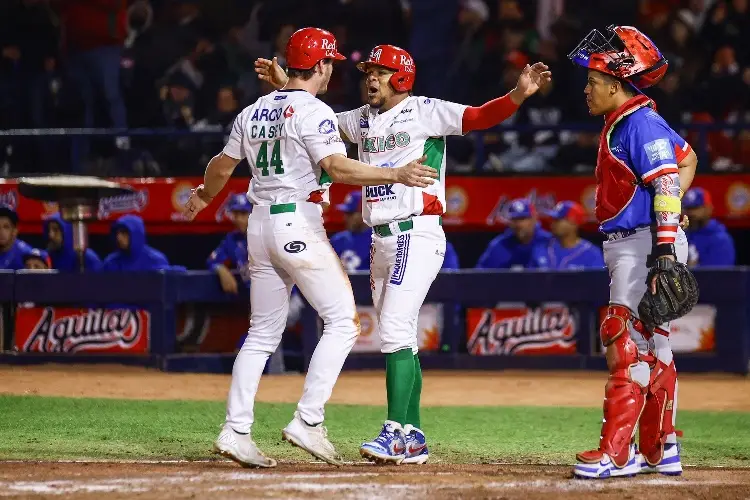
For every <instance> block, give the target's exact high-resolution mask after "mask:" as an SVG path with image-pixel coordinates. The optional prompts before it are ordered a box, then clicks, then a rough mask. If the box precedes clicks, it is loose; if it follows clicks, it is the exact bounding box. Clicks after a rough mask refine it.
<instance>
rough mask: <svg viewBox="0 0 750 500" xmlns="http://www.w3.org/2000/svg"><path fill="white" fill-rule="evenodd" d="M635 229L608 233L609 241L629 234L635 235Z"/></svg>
mask: <svg viewBox="0 0 750 500" xmlns="http://www.w3.org/2000/svg"><path fill="white" fill-rule="evenodd" d="M635 231H636V230H635V229H628V230H627V231H615V232H614V233H607V241H615V240H621V239H623V238H627V237H628V236H633V235H634V234H635Z"/></svg>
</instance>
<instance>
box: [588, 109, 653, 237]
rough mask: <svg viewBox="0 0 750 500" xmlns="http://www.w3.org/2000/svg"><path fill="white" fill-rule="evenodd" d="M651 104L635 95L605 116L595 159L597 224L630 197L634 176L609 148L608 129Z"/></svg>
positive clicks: (619, 209)
mask: <svg viewBox="0 0 750 500" xmlns="http://www.w3.org/2000/svg"><path fill="white" fill-rule="evenodd" d="M649 105H651V100H650V99H649V98H648V97H646V96H637V97H633V98H632V99H630V100H629V101H628V102H626V103H625V104H624V105H623V106H622V107H621V108H619V109H618V110H617V111H615V112H613V113H612V114H611V115H609V116H607V120H606V122H605V123H604V129H603V130H602V133H601V135H600V137H599V154H598V157H597V160H596V172H595V175H596V196H595V199H596V209H595V214H596V219H597V220H598V221H599V223H604V222H607V221H608V220H610V219H613V218H614V217H616V216H617V215H618V214H619V213H620V212H622V211H623V210H624V209H625V207H627V206H628V203H630V200H632V199H633V196H634V195H635V191H636V189H637V187H638V186H637V185H638V178H637V177H636V175H635V174H634V173H633V170H632V169H631V168H630V167H629V166H628V165H626V164H625V163H624V162H623V161H622V160H620V159H619V158H617V157H616V156H615V155H614V154H612V151H611V150H610V149H609V140H610V136H611V135H612V132H613V131H614V129H615V127H616V126H617V124H618V123H620V121H622V120H624V119H625V118H627V116H629V115H630V114H632V113H634V112H636V111H637V110H639V109H641V108H643V107H645V106H649Z"/></svg>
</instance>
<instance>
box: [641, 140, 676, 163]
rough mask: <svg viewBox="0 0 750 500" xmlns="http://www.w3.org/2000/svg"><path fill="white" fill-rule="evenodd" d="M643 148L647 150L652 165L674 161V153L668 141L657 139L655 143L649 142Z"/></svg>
mask: <svg viewBox="0 0 750 500" xmlns="http://www.w3.org/2000/svg"><path fill="white" fill-rule="evenodd" d="M643 148H644V149H645V150H646V154H647V155H648V161H650V162H651V164H652V165H653V164H654V163H657V162H660V161H664V160H672V159H674V152H673V151H672V148H671V147H669V140H667V139H656V140H655V141H651V142H647V143H646V144H645V145H644V146H643Z"/></svg>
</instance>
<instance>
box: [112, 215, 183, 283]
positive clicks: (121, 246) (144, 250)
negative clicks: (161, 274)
mask: <svg viewBox="0 0 750 500" xmlns="http://www.w3.org/2000/svg"><path fill="white" fill-rule="evenodd" d="M112 238H113V239H114V240H115V245H116V246H117V250H116V251H114V252H112V253H111V254H109V255H108V256H107V258H106V259H104V264H103V266H102V270H103V271H158V270H163V269H164V270H166V269H175V267H173V266H170V265H169V261H167V258H166V257H165V256H164V254H163V253H161V252H160V251H158V250H156V249H154V248H151V247H150V246H148V245H147V244H146V227H145V226H144V225H143V219H141V218H140V217H138V216H137V215H123V216H122V217H120V218H119V219H117V221H116V222H115V223H114V224H112Z"/></svg>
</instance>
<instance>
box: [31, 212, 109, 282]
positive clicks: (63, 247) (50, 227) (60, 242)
mask: <svg viewBox="0 0 750 500" xmlns="http://www.w3.org/2000/svg"><path fill="white" fill-rule="evenodd" d="M43 230H44V234H45V235H46V236H47V251H48V252H49V257H50V259H51V261H52V268H53V269H57V270H58V271H81V264H80V261H79V259H78V253H77V252H76V251H75V249H74V248H73V225H72V224H71V223H70V222H67V221H65V220H63V218H62V216H61V215H60V214H59V213H56V214H54V215H52V216H50V217H49V218H47V219H46V220H45V221H44V228H43ZM83 264H84V269H83V270H85V271H99V270H101V267H102V261H101V259H99V256H98V255H96V252H94V251H93V250H91V249H90V248H87V249H86V252H85V253H84V254H83Z"/></svg>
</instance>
